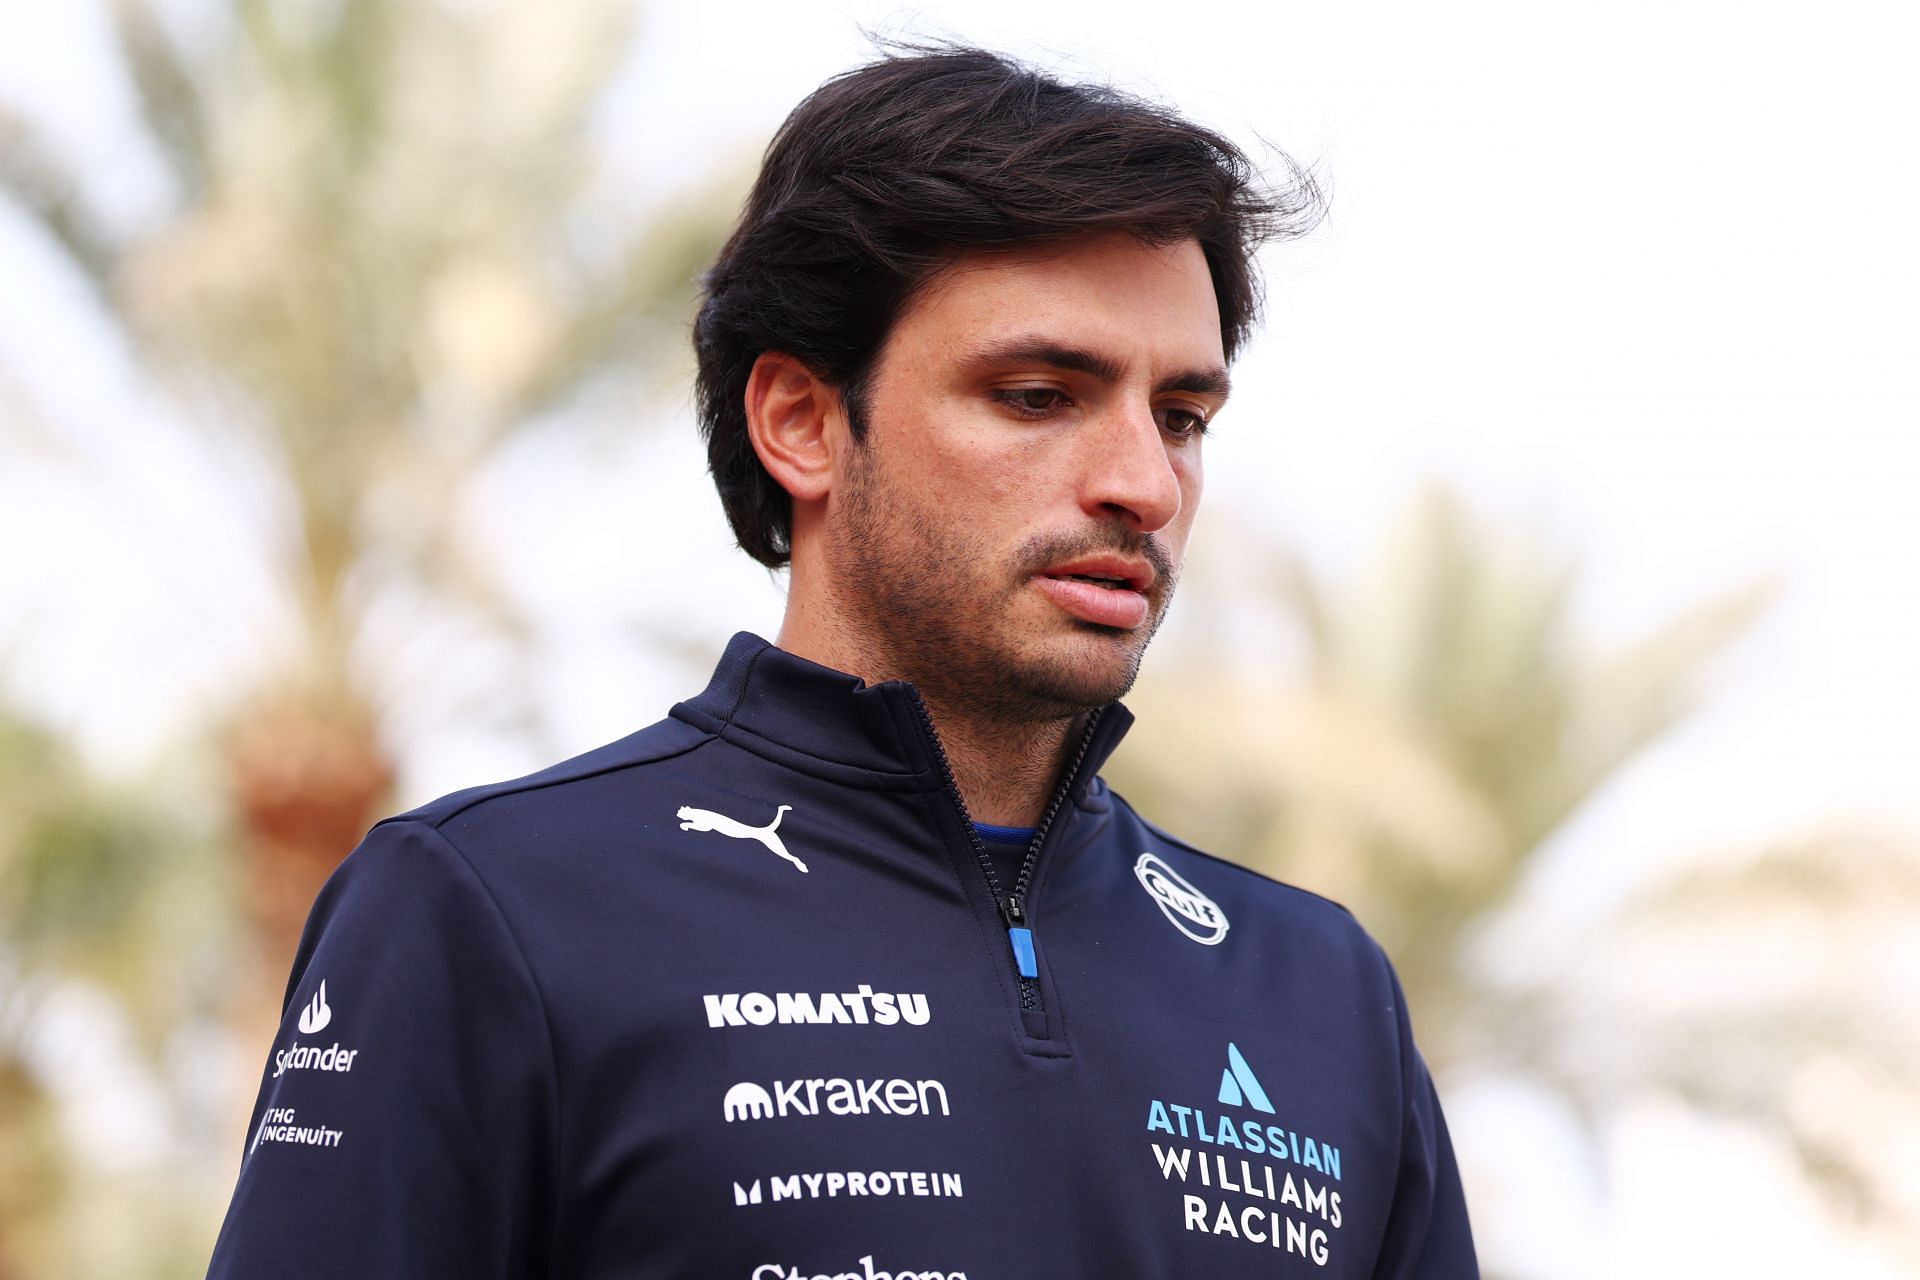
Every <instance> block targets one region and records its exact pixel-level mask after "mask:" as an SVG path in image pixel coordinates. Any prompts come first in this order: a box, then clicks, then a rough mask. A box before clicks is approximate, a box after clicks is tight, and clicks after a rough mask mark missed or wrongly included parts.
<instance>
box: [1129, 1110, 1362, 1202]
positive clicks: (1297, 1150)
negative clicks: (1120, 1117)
mask: <svg viewBox="0 0 1920 1280" xmlns="http://www.w3.org/2000/svg"><path fill="white" fill-rule="evenodd" d="M1147 1132H1148V1133H1164V1134H1167V1135H1169V1136H1171V1137H1180V1138H1187V1139H1195V1138H1197V1139H1199V1140H1200V1141H1201V1142H1206V1143H1212V1144H1213V1145H1215V1146H1221V1147H1237V1148H1238V1149H1240V1150H1242V1151H1245V1152H1248V1153H1250V1154H1252V1155H1256V1156H1267V1157H1270V1158H1271V1159H1274V1160H1288V1161H1291V1162H1292V1163H1294V1164H1297V1165H1299V1166H1301V1167H1302V1168H1305V1169H1312V1170H1313V1171H1314V1172H1316V1173H1323V1174H1325V1175H1326V1176H1327V1177H1329V1178H1332V1179H1333V1180H1334V1181H1335V1182H1338V1181H1340V1148H1338V1147H1336V1146H1333V1145H1332V1144H1330V1143H1326V1142H1321V1141H1318V1140H1317V1139H1314V1138H1309V1137H1307V1136H1306V1135H1304V1134H1299V1133H1295V1132H1293V1131H1292V1130H1290V1129H1283V1128H1281V1127H1280V1126H1279V1125H1273V1124H1268V1125H1263V1124H1261V1123H1260V1122H1259V1121H1258V1120H1241V1121H1239V1122H1237V1123H1236V1122H1235V1121H1234V1120H1232V1119H1231V1118H1229V1117H1227V1116H1215V1117H1213V1118H1212V1119H1211V1120H1209V1119H1208V1117H1207V1113H1206V1112H1204V1111H1202V1110H1201V1109H1200V1108H1198V1107H1183V1106H1180V1105H1179V1104H1177V1103H1172V1104H1169V1103H1165V1102H1161V1101H1160V1100H1159V1099H1157V1098H1156V1099H1155V1100H1154V1102H1153V1105H1152V1106H1150V1107H1148V1108H1147Z"/></svg>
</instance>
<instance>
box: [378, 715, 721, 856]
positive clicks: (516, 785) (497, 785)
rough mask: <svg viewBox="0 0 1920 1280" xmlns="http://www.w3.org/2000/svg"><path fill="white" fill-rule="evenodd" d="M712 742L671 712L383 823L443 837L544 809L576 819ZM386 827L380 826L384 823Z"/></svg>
mask: <svg viewBox="0 0 1920 1280" xmlns="http://www.w3.org/2000/svg"><path fill="white" fill-rule="evenodd" d="M711 741H713V735H711V734H709V733H707V732H706V731H705V730H703V729H700V728H697V727H696V726H694V725H691V724H689V723H687V722H686V721H684V720H680V719H677V718H675V717H672V716H669V717H666V718H664V719H662V720H659V721H657V722H656V723H654V724H651V725H648V726H647V727H646V728H644V729H641V730H638V731H637V732H634V733H630V734H628V735H627V736H626V737H624V738H621V739H618V740H617V741H614V742H609V743H607V744H606V745H605V746H601V747H596V748H594V749H593V750H591V751H585V752H582V753H580V754H579V755H576V756H571V757H569V758H567V759H565V760H561V761H559V762H558V763H556V764H552V765H548V766H547V767H546V768H544V769H541V770H539V771H537V772H535V773H529V774H526V775H525V776H523V777H518V778H509V779H507V780H505V781H502V782H490V783H486V784H483V785H481V786H475V787H467V788H464V789H462V790H459V791H453V792H449V793H448V794H446V795H443V796H440V797H439V798H438V799H434V800H429V801H427V802H426V803H425V804H422V805H418V806H416V807H414V808H412V809H409V810H407V811H406V812H404V813H398V814H395V815H393V816H392V817H390V818H387V819H386V820H385V822H386V823H406V822H412V823H419V824H421V825H424V826H429V827H433V828H435V829H436V830H439V831H440V832H441V833H442V834H443V835H446V836H449V837H451V836H453V834H454V833H455V832H456V831H459V832H471V831H473V830H474V829H476V828H484V827H486V826H487V825H490V824H492V823H494V822H502V821H504V822H512V821H516V820H523V819H527V818H538V817H539V816H540V815H542V814H547V813H554V814H557V813H563V812H564V813H571V814H573V815H575V816H576V817H577V816H579V815H580V814H581V813H582V810H583V806H584V807H585V809H586V811H588V812H591V811H592V810H593V809H595V808H598V807H601V805H602V803H603V801H602V796H603V795H605V796H611V795H613V794H615V793H616V792H617V790H618V789H619V788H620V786H621V784H626V785H628V786H630V785H631V783H632V781H633V779H634V778H635V777H636V776H638V777H644V776H645V773H646V771H647V768H648V766H652V765H659V764H663V763H665V762H667V761H671V760H675V759H680V758H682V757H685V756H686V755H688V754H689V753H690V752H693V751H694V750H696V749H697V748H699V747H701V746H703V745H705V744H706V743H708V742H711ZM383 825H384V824H383Z"/></svg>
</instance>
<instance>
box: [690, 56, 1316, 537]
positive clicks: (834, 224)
mask: <svg viewBox="0 0 1920 1280" xmlns="http://www.w3.org/2000/svg"><path fill="white" fill-rule="evenodd" d="M1280 160H1281V162H1282V164H1283V166H1284V168H1285V169H1286V171H1287V175H1288V178H1289V182H1288V185H1286V186H1285V187H1284V188H1280V189H1277V190H1276V189H1274V188H1271V187H1268V186H1266V185H1263V184H1262V183H1261V182H1260V180H1259V178H1258V176H1257V175H1256V173H1255V172H1254V169H1253V166H1252V165H1251V164H1250V163H1249V161H1248V160H1247V157H1246V156H1245V155H1244V154H1243V153H1242V152H1241V151H1240V150H1239V149H1238V148H1237V147H1235V146H1234V145H1233V144H1232V143H1231V142H1229V141H1227V140H1226V139H1225V138H1223V137H1221V136H1220V135H1219V134H1217V133H1214V132H1212V131H1211V130H1208V129H1204V128H1201V127H1200V126H1198V125H1195V124H1192V123H1190V122H1188V121H1186V120H1183V119H1181V118H1180V117H1179V116H1177V115H1174V114H1173V113H1172V112H1170V111H1167V110H1165V109H1163V108H1161V107H1158V106H1155V105H1153V104H1152V103H1149V102H1145V101H1143V100H1141V99H1138V98H1135V97H1132V96H1130V95H1128V94H1125V93H1122V92H1120V91H1118V90H1115V89H1112V88H1107V87H1104V86H1099V85H1086V84H1068V83H1065V82H1063V81H1060V80H1057V79H1055V78H1053V77H1052V76H1049V75H1046V74H1044V73H1042V72H1040V71H1037V70H1034V69H1033V68H1031V67H1027V66H1023V65H1021V64H1020V63H1017V62H1015V61H1013V60H1011V59H1009V58H1005V57H1002V56H1001V55H999V54H995V53H990V52H987V51H986V50H982V49H973V48H963V47H954V46H933V47H926V46H913V47H894V48H892V49H890V50H889V51H888V52H887V53H886V54H885V55H884V56H882V57H881V58H880V59H879V60H878V61H875V62H872V63H869V64H868V65H866V66H863V67H858V68H856V69H854V70H852V71H848V72H845V73H844V74H841V75H838V76H835V77H834V78H833V79H831V80H829V81H827V82H826V83H825V84H823V85H821V86H820V87H819V88H818V89H816V90H814V92H813V93H811V94H809V95H808V96H807V97H806V99H805V100H803V101H802V102H801V103H800V105H799V106H797V107H795V108H794V110H793V113H792V114H791V115H789V116H788V117H787V119H786V122H785V123H784V124H782V125H781V126H780V131H779V132H778V133H776V134H775V135H774V138H773V141H772V143H770V144H769V145H768V147H767V153H766V156H765V158H764V160H763V161H762V164H761V167H760V176H759V178H758V180H757V181H755V183H754V185H753V190H752V192H751V194H749V196H748V197H747V203H746V207H745V209H744V210H743V211H742V212H741V215H740V222H739V225H738V226H737V227H735V229H734V232H733V235H732V236H731V237H730V238H729V239H728V240H727V243H726V245H725V246H724V247H723V248H722V249H721V250H720V255H719V257H718V258H717V259H716V260H715V262H714V264H713V266H712V268H711V269H709V270H708V272H707V274H706V278H705V288H704V292H703V296H702V299H701V305H700V311H699V315H698V318H697V319H696V320H695V322H694V349H695V353H696V355H697V356H698V359H699V374H698V378H697V384H696V394H697V404H698V411H699V417H700V430H701V434H702V435H703V436H704V437H705V438H706V441H707V459H708V467H709V469H710V470H711V471H712V472H713V479H714V484H715V486H716V487H717V488H718V489H719V491H720V501H721V503H722V505H723V506H725V508H726V512H727V519H728V520H729V521H731V522H732V525H733V530H734V534H735V535H736V536H737V537H738V538H739V540H740V546H741V547H742V549H744V550H745V551H746V552H747V554H749V555H751V556H752V557H753V558H754V559H756V560H758V561H760V562H761V563H762V564H764V565H767V566H768V567H770V568H778V567H779V566H781V565H783V564H785V563H787V560H788V558H789V554H790V549H791V548H790V537H791V533H792V504H791V502H790V501H789V499H788V496H787V493H786V491H785V490H784V489H782V488H781V487H780V486H779V484H778V483H777V482H775V480H774V479H773V477H772V476H770V475H768V474H767V471H766V468H765V467H763V466H762V465H761V463H760V459H759V456H758V455H757V454H756V453H755V452H754V449H753V444H752V441H751V440H749V439H748V436H747V416H746V406H745V397H746V388H747V378H748V375H749V374H750V373H751V372H752V370H753V365H754V362H755V361H756V360H757V359H758V358H759V357H760V355H761V353H763V352H766V351H783V352H786V353H787V354H789V355H792V356H794V357H796V358H798V359H799V360H801V361H804V362H805V363H806V364H807V366H808V367H809V368H811V369H812V370H813V371H814V372H815V373H816V374H818V375H819V376H820V377H821V378H822V379H824V380H825V381H826V382H828V383H829V384H831V385H833V386H835V387H837V388H839V390H840V393H841V396H842V398H843V401H844V403H845V404H846V406H847V411H848V420H849V423H850V425H851V427H852V430H853V433H854V437H855V439H856V440H858V439H860V438H861V437H862V436H863V435H864V420H863V417H862V415H861V407H862V402H863V398H864V392H865V384H866V379H867V377H868V375H869V373H870V372H871V369H872V367H873V364H874V361H875V357H876V356H877V355H878V354H879V352H880V349H881V347H882V345H883V344H884V343H885V341H886V337H887V333H888V331H889V330H890V329H891V327H892V325H893V322H894V319H895V317H896V316H898V315H899V313H900V309H901V307H902V306H903V305H904V304H905V302H906V301H907V300H908V298H910V297H911V296H912V295H913V293H914V291H915V290H916V289H918V288H920V287H921V286H922V285H923V284H925V283H926V282H927V280H928V279H929V278H930V277H932V276H933V275H934V274H935V273H937V272H938V271H940V270H941V269H942V268H943V267H945V266H947V265H949V264H950V263H952V262H953V261H954V260H955V258H957V257H958V256H959V255H960V254H963V253H966V252H969V251H976V250H993V249H1010V248H1016V247H1025V246H1030V245H1036V244H1044V243H1047V242H1050V241H1060V240H1067V239H1072V238H1076V237H1080V236H1085V235H1091V234H1097V233H1101V232H1115V231H1118V232H1125V233H1128V234H1131V235H1134V236H1137V237H1138V238H1140V239H1141V240H1143V241H1146V242H1148V243H1151V244H1174V243H1178V242H1180V241H1182V240H1189V239H1191V240H1197V241H1198V242H1199V244H1200V248H1201V250H1202V252H1203V253H1204V254H1205V256H1206V261H1207V267H1208V269H1209V271H1210V272H1211V274H1212V277H1213V288H1214V294H1215V296H1216V298H1217V300H1218V302H1219V307H1220V337H1221V342H1222V344H1223V346H1224V347H1225V350H1226V354H1227V358H1228V359H1232V358H1233V356H1234V353H1235V352H1236V351H1237V350H1238V349H1239V347H1240V345H1241V343H1242V342H1243V341H1244V340H1245V338H1246V336H1247V333H1248V331H1249V330H1250V329H1251V327H1252V325H1253V322H1254V318H1255V315H1256V313H1257V311H1258V307H1259V293H1260V290H1259V282H1258V280H1257V278H1256V276H1255V273H1254V269H1253V261H1252V258H1253V253H1254V251H1255V249H1257V248H1258V247H1259V245H1260V244H1261V243H1262V242H1264V241H1266V240H1269V239H1274V238H1280V237H1288V236H1296V235H1301V234H1304V233H1305V232H1306V231H1307V230H1309V229H1311V228H1312V226H1313V225H1314V224H1315V223H1316V222H1317V221H1318V220H1319V218H1320V216H1321V214H1322V213H1323V212H1324V209H1325V201H1324V199H1323V197H1322V195H1321V193H1320V190H1319V188H1318V186H1317V185H1316V184H1315V183H1314V181H1313V180H1312V178H1311V177H1310V176H1309V175H1308V174H1307V173H1306V172H1305V171H1304V170H1302V169H1301V168H1300V167H1299V166H1298V165H1296V164H1295V163H1294V162H1293V161H1291V160H1289V159H1287V158H1286V157H1285V156H1284V155H1282V156H1280Z"/></svg>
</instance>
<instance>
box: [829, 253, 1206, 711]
mask: <svg viewBox="0 0 1920 1280" xmlns="http://www.w3.org/2000/svg"><path fill="white" fill-rule="evenodd" d="M1225 399H1226V361H1225V358H1224V356H1223V354H1222V349H1221V343H1220V315H1219V309H1218V307H1217V305H1216V303H1215V300H1214V293H1213V284H1212V281H1211V279H1210V277H1209V276H1208V273H1207V265H1206V260H1205V258H1204V256H1203V255H1202V253H1201V250H1200V246H1199V245H1198V244H1197V243H1196V242H1193V241H1186V242H1183V243H1180V244H1176V245H1171V246H1164V247H1154V246H1149V245H1145V244H1142V243H1140V242H1139V241H1137V240H1135V239H1133V238H1132V237H1128V236H1112V237H1102V238H1099V239H1093V240H1086V241H1080V242H1076V243H1074V244H1071V245H1068V246H1065V247H1058V246H1056V247H1049V248H1045V249H1034V250H1027V251H1022V252H1019V253H1015V254H996V255H984V254H981V255H972V256H969V257H966V258H963V259H961V260H960V262H959V263H958V264H956V265H955V266H954V267H952V268H950V269H949V270H947V271H945V272H943V273H942V274H941V275H940V276H939V277H938V278H936V279H935V280H934V281H933V282H932V284H930V285H929V286H928V287H927V288H926V289H924V290H922V291H921V293H920V294H918V295H917V296H916V297H915V298H914V300H913V301H912V302H910V303H909V304H908V306H907V307H906V308H905V309H904V311H903V312H902V314H901V316H900V317H899V319H898V320H897V322H896V323H895V325H894V328H893V331H892V333H891V334H890V335H889V336H888V338H887V342H886V344H885V346H884V347H883V349H882V351H881V353H880V357H879V359H878V361H877V363H876V367H875V370H874V373H873V376H872V378H871V379H870V381H869V385H868V394H867V396H866V398H865V405H864V409H865V413H864V418H865V421H866V424H867V436H866V440H865V443H864V445H862V446H857V447H856V448H855V449H854V450H853V453H852V456H851V458H850V461H849V463H848V466H847V468H846V471H845V474H844V475H843V477H842V479H841V482H840V484H839V486H838V487H837V489H836V490H835V492H834V493H833V494H832V495H831V496H830V499H829V504H828V511H827V529H828V538H827V543H826V545H827V555H828V558H829V563H830V580H831V582H832V590H833V591H834V593H835V596H836V600H837V603H838V605H839V606H840V610H841V612H842V616H843V617H846V618H847V619H849V620H850V621H851V622H852V623H853V625H855V626H856V627H857V628H858V629H859V631H860V640H861V641H862V642H863V643H864V644H866V645H867V646H869V647H870V651H871V652H872V656H873V659H874V665H875V668H876V669H877V670H880V671H882V672H883V673H884V674H886V675H888V676H891V677H899V678H906V679H911V680H913V681H915V682H916V683H917V684H918V685H919V686H920V687H921V689H922V691H923V692H925V693H926V694H927V695H928V697H929V698H930V699H932V700H934V701H935V702H936V703H938V704H939V705H941V706H942V707H943V708H945V709H948V710H951V711H957V712H962V713H965V714H973V715H984V716H988V717H991V718H994V719H999V720H1011V721H1023V720H1034V719H1044V718H1052V717H1060V716H1065V715H1071V714H1074V713H1076V712H1079V711H1082V710H1085V709H1088V708H1091V707H1096V706H1101V705H1104V704H1105V703H1108V702H1111V701H1112V700H1114V699H1115V698H1118V697H1119V696H1120V695H1121V694H1123V693H1125V692H1126V691H1127V689H1128V688H1130V687H1131V686H1132V683H1133V679H1134V676H1135V674H1136V673H1137V672H1138V670H1139V666H1140V659H1141V657H1142V655H1143V654H1144V653H1145V652H1146V647H1147V642H1148V641H1149V640H1150V639H1151V638H1152V636H1153V633H1154V630H1155V629H1156V628H1157V627H1158V626H1159V623H1160V619H1161V616H1162V615H1163V614H1164V612H1165V610H1166V607H1167V603H1168V601H1169V599H1170V598H1171V596H1172V594H1173V586H1174V580H1175V577H1176V576H1177V574H1178V572H1179V568H1180V564H1181V560H1182V558H1183V556H1184V555H1185V553H1186V546H1187V535H1188V532H1189V530H1190V529H1191V528H1192V525H1193V517H1194V512H1195V508H1196V507H1197V506H1198V505H1199V501H1200V488H1201V466H1200V452H1201V438H1200V437H1201V428H1202V427H1203V425H1204V423H1205V422H1206V421H1207V420H1208V419H1210V418H1211V417H1212V416H1213V414H1214V413H1216V412H1217V411H1218V410H1219V409H1220V407H1221V405H1222V404H1223V403H1224V401H1225ZM1089 579H1098V580H1099V581H1090V580H1089Z"/></svg>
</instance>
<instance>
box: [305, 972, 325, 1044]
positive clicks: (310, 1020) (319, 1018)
mask: <svg viewBox="0 0 1920 1280" xmlns="http://www.w3.org/2000/svg"><path fill="white" fill-rule="evenodd" d="M332 1021H333V1007H332V1006H331V1005H329V1004H328V1003H327V983H326V980H325V979H324V978H323V979H321V982H320V989H319V990H318V991H316V992H314V993H313V999H312V1000H310V1001H308V1002H307V1007H306V1008H304V1009H302V1010H301V1011H300V1032H301V1034H302V1035H309V1036H317V1035H319V1034H320V1033H321V1032H322V1031H325V1030H326V1029H327V1024H328V1023H329V1022H332Z"/></svg>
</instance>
